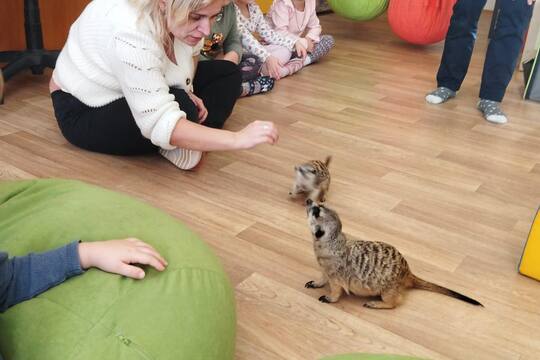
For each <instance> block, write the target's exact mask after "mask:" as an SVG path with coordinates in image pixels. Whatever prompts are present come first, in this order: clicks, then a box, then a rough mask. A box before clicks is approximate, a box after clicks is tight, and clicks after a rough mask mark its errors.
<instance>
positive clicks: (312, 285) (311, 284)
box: [305, 280, 324, 289]
mask: <svg viewBox="0 0 540 360" xmlns="http://www.w3.org/2000/svg"><path fill="white" fill-rule="evenodd" d="M305 286H306V288H308V289H320V288H322V287H324V285H321V284H318V283H317V282H316V281H314V280H311V281H308V282H307V283H306V285H305Z"/></svg>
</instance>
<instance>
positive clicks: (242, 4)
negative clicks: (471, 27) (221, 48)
mask: <svg viewBox="0 0 540 360" xmlns="http://www.w3.org/2000/svg"><path fill="white" fill-rule="evenodd" d="M235 9H236V16H237V18H236V19H237V22H238V30H239V31H240V35H241V38H242V45H243V47H244V53H245V54H244V56H243V57H242V62H241V63H240V68H241V70H242V72H243V78H244V80H249V79H251V78H254V77H256V76H258V74H259V72H260V73H262V75H264V76H270V77H272V78H274V79H276V80H279V79H280V78H282V77H285V76H287V75H291V74H293V73H295V72H297V71H298V70H300V69H301V68H302V66H303V63H304V60H305V57H306V55H307V49H306V47H305V46H304V44H303V42H302V41H298V40H294V39H292V38H289V37H287V36H284V35H282V34H279V33H277V32H276V31H274V30H273V29H272V28H271V27H270V25H269V24H268V23H267V22H266V19H265V18H264V15H263V13H262V11H261V8H260V7H259V5H257V4H256V3H255V0H235ZM253 33H257V34H258V35H259V36H260V37H261V38H262V40H263V41H264V42H265V45H263V44H261V42H259V40H257V38H256V37H255V36H254V35H253ZM284 49H285V50H286V51H283V50H284ZM293 50H296V53H297V54H298V55H299V58H293V59H291V54H292V52H293ZM261 92H262V89H261Z"/></svg>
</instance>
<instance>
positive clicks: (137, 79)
mask: <svg viewBox="0 0 540 360" xmlns="http://www.w3.org/2000/svg"><path fill="white" fill-rule="evenodd" d="M112 47H113V49H112V50H113V51H112V55H111V68H112V70H113V72H114V74H115V76H116V78H117V81H118V82H119V83H120V86H121V87H122V92H123V94H124V97H125V98H126V101H127V103H128V105H129V108H130V110H131V113H132V114H133V118H134V119H135V122H136V123H137V126H138V127H139V128H140V129H141V133H142V135H143V136H144V137H146V138H148V139H150V140H151V141H152V143H153V144H154V145H157V146H159V147H161V148H162V149H166V150H171V149H174V148H175V146H173V145H171V144H170V139H171V135H172V132H173V130H174V128H175V126H176V123H177V122H178V120H180V119H181V118H185V117H186V113H185V112H183V111H182V110H180V106H179V105H178V103H177V102H176V101H175V100H174V95H172V94H170V93H169V86H168V85H167V82H166V80H165V76H164V74H163V70H162V69H163V67H164V61H165V60H166V55H165V54H164V52H163V50H162V49H160V48H159V47H158V44H157V43H156V41H155V40H154V39H153V38H152V36H151V35H149V34H144V33H139V32H136V31H128V30H122V31H121V32H118V33H116V34H114V36H113V43H112Z"/></svg>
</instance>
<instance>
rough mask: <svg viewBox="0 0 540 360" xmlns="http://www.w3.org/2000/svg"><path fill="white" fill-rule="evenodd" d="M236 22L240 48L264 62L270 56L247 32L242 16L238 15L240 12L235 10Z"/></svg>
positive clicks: (249, 32)
mask: <svg viewBox="0 0 540 360" xmlns="http://www.w3.org/2000/svg"><path fill="white" fill-rule="evenodd" d="M235 9H236V20H237V22H238V23H237V25H238V32H239V33H240V37H241V39H242V46H243V48H244V50H246V52H249V53H252V54H254V55H255V56H257V57H258V58H259V59H260V60H261V62H263V63H264V62H265V61H266V59H267V58H268V56H270V54H269V53H268V51H267V50H266V49H265V48H264V46H262V44H261V43H260V42H259V40H257V39H256V38H255V36H253V34H252V33H251V31H249V29H248V27H247V25H246V23H245V21H244V19H243V16H242V14H241V13H240V10H239V9H238V8H236V6H235Z"/></svg>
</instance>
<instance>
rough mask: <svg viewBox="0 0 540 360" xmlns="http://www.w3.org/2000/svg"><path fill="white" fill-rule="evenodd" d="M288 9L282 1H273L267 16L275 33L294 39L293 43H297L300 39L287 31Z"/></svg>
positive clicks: (288, 24) (288, 22) (288, 21)
mask: <svg viewBox="0 0 540 360" xmlns="http://www.w3.org/2000/svg"><path fill="white" fill-rule="evenodd" d="M289 9H290V8H289V7H288V6H287V5H286V4H285V3H284V2H283V1H274V4H273V5H272V8H271V9H270V13H269V14H268V15H269V17H270V19H271V21H272V24H273V25H274V30H275V31H277V32H278V33H279V34H281V35H282V36H288V37H289V38H292V39H294V41H297V40H298V39H299V38H300V37H299V36H297V35H294V34H293V33H292V32H290V31H289V26H290V18H289Z"/></svg>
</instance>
